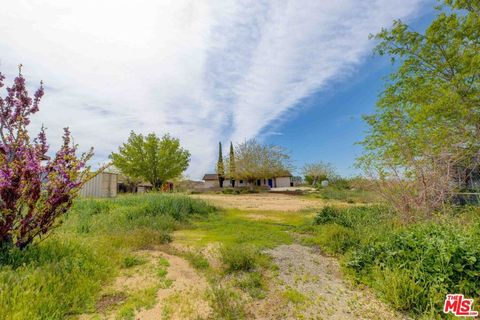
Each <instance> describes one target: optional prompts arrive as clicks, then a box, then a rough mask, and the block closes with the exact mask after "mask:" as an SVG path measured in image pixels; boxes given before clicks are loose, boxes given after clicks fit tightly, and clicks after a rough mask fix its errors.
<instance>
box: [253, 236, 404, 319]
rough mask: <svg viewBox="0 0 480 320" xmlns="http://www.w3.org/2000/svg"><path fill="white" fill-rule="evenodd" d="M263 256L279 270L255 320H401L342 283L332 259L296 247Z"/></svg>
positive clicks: (366, 293) (258, 307) (283, 247)
mask: <svg viewBox="0 0 480 320" xmlns="http://www.w3.org/2000/svg"><path fill="white" fill-rule="evenodd" d="M266 253H267V254H269V255H270V256H271V257H272V258H273V261H274V263H275V264H276V265H277V266H278V268H279V269H278V276H277V281H276V283H274V284H273V286H272V288H271V290H272V293H271V294H270V295H269V296H268V297H267V298H266V299H265V300H264V301H261V302H259V303H258V304H257V306H256V309H257V310H255V315H256V318H257V319H272V320H273V319H278V317H281V318H282V319H404V318H403V316H401V315H398V314H395V313H393V312H392V311H391V310H390V308H389V307H388V306H386V305H385V304H383V303H381V302H379V301H378V300H377V299H376V298H374V297H373V296H372V295H371V294H370V293H369V292H368V291H367V290H360V289H358V288H353V287H352V286H351V285H349V284H348V283H347V282H346V281H344V280H343V279H342V276H341V271H340V267H339V264H338V262H337V260H336V259H334V258H330V257H326V256H323V255H321V253H320V252H317V251H315V250H314V249H312V248H309V247H305V246H301V245H298V244H292V245H281V246H278V247H276V248H274V249H272V250H268V251H267V252H266ZM279 298H283V300H284V301H285V300H286V301H288V303H287V305H286V308H279V306H278V301H279Z"/></svg>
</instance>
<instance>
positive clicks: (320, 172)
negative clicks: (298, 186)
mask: <svg viewBox="0 0 480 320" xmlns="http://www.w3.org/2000/svg"><path fill="white" fill-rule="evenodd" d="M302 174H303V176H304V177H305V181H306V182H307V183H309V184H310V185H312V186H316V185H317V183H318V182H321V181H322V180H333V179H335V178H336V177H337V174H336V173H335V167H334V166H333V165H332V164H331V163H328V162H322V161H318V162H315V163H306V164H305V165H304V166H303V168H302Z"/></svg>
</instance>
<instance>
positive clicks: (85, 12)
mask: <svg viewBox="0 0 480 320" xmlns="http://www.w3.org/2000/svg"><path fill="white" fill-rule="evenodd" d="M420 6H421V0H362V1H357V0H338V1H312V0H295V1H280V0H278V1H277V0H269V1H262V0H217V1H215V0H212V1H206V0H196V1H193V0H168V1H167V0H165V1H154V0H139V1H118V0H102V1H98V0H83V1H79V0H63V1H55V0H17V1H10V2H8V3H5V4H3V6H2V11H1V12H0V60H1V65H0V70H2V72H4V73H7V75H8V76H9V78H10V79H11V77H13V76H14V74H15V72H16V64H17V63H19V62H22V63H23V64H24V65H25V68H24V74H25V75H26V76H27V77H28V79H29V80H32V81H35V82H38V81H40V79H43V80H44V81H45V82H46V84H47V87H46V96H45V99H44V102H43V104H42V108H41V112H40V113H39V114H38V115H37V116H35V119H34V125H35V127H36V128H38V127H39V126H40V124H41V123H44V124H45V125H46V126H47V127H48V129H49V130H48V134H49V136H50V138H51V139H50V140H51V141H52V142H53V141H57V142H59V137H60V134H61V128H62V127H63V126H65V125H69V126H70V127H71V129H72V132H73V134H74V136H75V138H76V142H77V143H79V144H80V146H81V147H83V148H84V149H87V148H88V147H89V146H94V147H95V149H96V158H95V159H96V161H98V162H101V161H105V159H106V158H107V157H108V154H109V153H110V152H111V151H113V150H115V149H116V147H117V146H118V145H119V144H120V143H122V141H125V140H126V138H127V137H128V134H129V132H130V130H134V131H136V132H142V133H148V132H156V133H157V134H163V133H166V132H170V133H171V134H172V135H174V136H177V137H179V138H180V139H181V141H182V143H183V144H184V145H185V146H186V147H187V148H188V149H189V150H190V151H191V152H192V163H191V166H190V168H189V171H188V172H189V174H190V175H191V176H192V177H193V178H199V177H200V176H201V174H202V173H204V172H205V171H208V169H211V168H212V164H213V163H214V162H215V152H216V146H217V142H218V141H219V140H221V141H229V140H233V141H242V140H243V139H247V138H251V137H254V136H257V135H259V134H260V133H261V132H262V130H263V129H265V128H266V127H267V126H269V125H272V124H273V123H275V121H278V120H279V119H284V118H285V117H286V115H288V111H289V110H292V109H293V108H295V107H296V106H297V105H298V103H299V102H300V101H301V100H302V99H304V98H306V97H308V96H309V95H311V94H313V93H314V92H317V91H319V90H322V89H323V88H325V87H326V86H328V85H329V84H331V83H332V82H335V83H338V80H339V79H348V77H349V76H351V74H352V73H354V72H355V69H356V68H357V67H358V66H359V65H360V64H361V63H362V61H363V59H364V57H365V56H366V55H368V54H369V53H370V52H371V47H372V45H373V44H372V43H371V41H369V40H368V34H369V33H374V32H377V31H378V30H379V29H380V28H381V27H382V26H387V25H390V23H391V21H392V20H393V19H398V18H402V19H408V18H410V17H413V16H414V15H415V14H416V12H418V10H419V8H420ZM33 84H34V83H32V85H33ZM52 144H53V146H54V147H55V146H56V145H55V143H52ZM57 145H58V144H57Z"/></svg>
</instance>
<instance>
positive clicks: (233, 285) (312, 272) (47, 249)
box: [0, 193, 480, 319]
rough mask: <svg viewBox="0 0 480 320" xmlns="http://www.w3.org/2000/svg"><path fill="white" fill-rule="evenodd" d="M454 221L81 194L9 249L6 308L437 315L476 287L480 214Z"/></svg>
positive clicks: (288, 200)
mask: <svg viewBox="0 0 480 320" xmlns="http://www.w3.org/2000/svg"><path fill="white" fill-rule="evenodd" d="M455 219H456V220H455V221H457V222H458V228H461V229H458V230H457V231H455V229H454V228H447V227H446V226H443V225H442V224H441V223H439V224H435V225H434V224H422V225H418V226H414V227H411V228H405V227H403V226H402V225H401V224H399V222H398V221H397V220H396V218H395V215H393V214H392V213H391V212H390V211H389V210H388V209H386V208H383V207H381V206H377V205H370V206H362V205H359V204H352V203H347V202H343V201H341V200H338V199H323V198H321V197H315V196H313V197H312V196H308V197H306V196H294V195H283V194H263V193H262V194H248V195H223V194H219V195H216V194H208V195H192V196H187V195H175V194H171V195H170V194H148V195H143V196H135V195H131V196H121V197H118V198H116V199H105V200H79V201H77V203H76V204H75V206H74V208H73V210H71V212H69V213H68V215H67V216H66V217H65V222H64V224H63V225H62V226H61V227H60V228H58V229H57V230H55V232H54V233H53V234H52V235H51V236H50V237H49V238H47V239H45V240H44V241H42V242H40V243H38V244H37V245H36V246H33V247H31V248H29V249H27V250H25V251H21V252H20V251H13V252H10V253H3V254H2V256H1V257H0V258H1V260H0V263H1V269H0V280H1V281H0V305H1V306H2V312H1V314H0V319H65V318H68V319H352V318H353V319H405V318H409V317H413V318H421V317H423V318H424V319H431V318H432V317H437V316H438V314H439V313H438V306H437V305H436V304H437V303H439V302H441V301H443V300H442V296H443V297H444V293H445V292H449V291H448V290H459V291H460V292H464V293H465V294H467V293H468V294H478V293H479V291H478V290H479V289H478V288H479V287H480V286H479V283H478V281H479V280H478V270H480V268H478V263H479V262H480V250H479V248H478V244H476V243H478V239H480V236H479V234H478V230H479V228H478V226H480V224H479V222H478V221H479V219H478V212H476V211H475V210H470V211H468V212H462V213H458V214H457V216H456V218H455ZM467 221H468V222H469V223H465V222H467ZM436 226H438V227H436ZM434 236H436V238H435V237H434ZM436 239H438V241H436ZM476 241H477V242H476ZM446 243H448V244H449V245H448V246H446V245H445V244H446ZM399 246H400V247H399ZM401 246H403V247H401ZM407 246H410V247H409V250H408V252H406V251H405V248H407ZM402 250H403V251H402ZM435 252H439V255H437V256H436V255H435V254H434V253H435ZM399 259H400V260H399ZM427 259H428V261H427V262H428V263H426V262H425V260H427ZM449 259H450V260H449ZM451 259H453V260H451ZM398 261H401V263H398ZM420 261H422V262H421V263H420ZM450 265H453V267H452V268H453V269H452V268H450V267H449V266H450ZM380 266H385V267H384V268H383V269H381V268H380ZM460 269H461V270H460ZM440 275H441V276H442V278H440ZM455 292H456V291H455Z"/></svg>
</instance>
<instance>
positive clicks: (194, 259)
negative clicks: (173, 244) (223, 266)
mask: <svg viewBox="0 0 480 320" xmlns="http://www.w3.org/2000/svg"><path fill="white" fill-rule="evenodd" d="M184 257H185V259H187V260H188V262H190V264H191V265H192V267H194V268H195V269H197V270H206V269H208V268H209V267H210V264H209V263H208V260H207V259H205V257H204V256H203V255H201V254H200V253H194V252H188V253H185V254H184Z"/></svg>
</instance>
